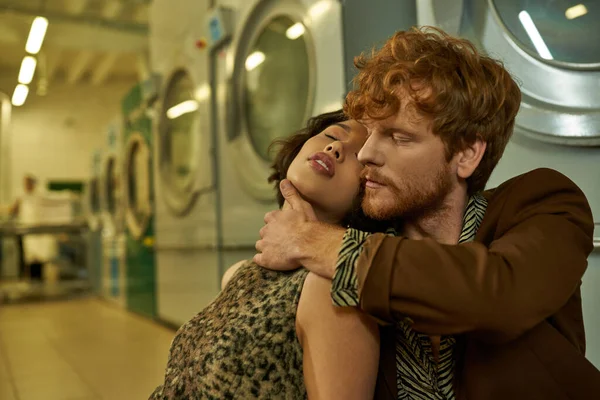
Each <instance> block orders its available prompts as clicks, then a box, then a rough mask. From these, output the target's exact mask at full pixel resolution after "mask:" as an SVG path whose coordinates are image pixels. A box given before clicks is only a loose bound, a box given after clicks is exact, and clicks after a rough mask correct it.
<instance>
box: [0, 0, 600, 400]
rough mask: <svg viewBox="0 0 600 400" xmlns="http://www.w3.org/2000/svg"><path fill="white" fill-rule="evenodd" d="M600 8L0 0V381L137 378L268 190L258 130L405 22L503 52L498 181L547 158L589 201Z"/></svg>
mask: <svg viewBox="0 0 600 400" xmlns="http://www.w3.org/2000/svg"><path fill="white" fill-rule="evenodd" d="M599 16H600V1H599V0H583V1H579V0H502V1H500V0H464V1H461V0H453V1H447V0H369V1H364V0H363V1H361V0H342V1H338V0H153V1H151V0H0V399H2V400H13V399H19V400H30V399H31V400H38V399H43V400H53V399H73V400H87V399H110V400H113V399H115V400H116V399H137V398H140V399H141V398H147V397H148V396H149V395H150V393H151V392H152V390H153V389H154V388H155V387H156V386H157V385H158V384H160V382H161V379H162V377H163V373H164V367H165V364H166V359H167V354H168V348H169V345H170V341H171V339H172V338H173V336H174V333H175V330H176V329H177V328H178V327H179V326H180V325H181V324H182V323H184V322H185V321H187V320H188V319H189V318H191V317H192V316H193V315H194V314H196V313H197V312H199V311H200V310H201V309H202V308H203V307H205V306H206V305H207V304H208V303H209V302H210V301H211V300H212V299H213V298H214V297H215V296H216V294H217V293H218V292H219V289H220V280H221V277H222V275H223V273H224V271H225V270H226V268H227V267H228V266H229V265H231V264H233V263H234V262H236V261H238V260H242V259H247V258H250V257H252V255H253V254H254V243H255V241H256V239H257V235H258V231H259V229H260V227H262V225H263V216H264V214H265V212H267V211H270V210H272V209H274V208H276V203H275V201H274V192H273V188H272V187H271V185H270V184H268V183H267V181H266V178H267V176H268V174H269V161H270V160H271V155H270V154H269V153H268V151H267V148H268V145H269V144H270V143H271V141H272V140H273V139H275V138H278V137H283V136H286V135H289V134H290V133H292V132H294V131H295V130H297V129H299V128H300V127H302V126H303V125H304V123H305V122H306V120H307V118H309V117H310V116H312V115H316V114H320V113H323V112H326V111H333V110H336V109H339V108H341V105H342V104H343V99H344V96H345V94H346V93H347V91H348V90H349V89H350V88H351V87H352V84H351V80H352V78H353V76H354V74H355V69H354V67H353V63H352V60H353V57H354V56H356V55H358V54H360V53H361V52H363V51H368V50H370V49H371V48H372V47H373V46H378V45H380V44H381V43H383V41H385V40H386V39H387V38H388V37H389V36H391V35H392V34H393V33H394V32H396V31H397V30H405V29H409V28H410V27H412V26H415V25H435V26H439V27H442V28H443V29H445V30H446V31H447V32H449V33H451V34H455V35H460V36H463V37H467V38H468V39H470V40H472V41H473V42H474V43H475V44H476V45H477V46H478V47H479V48H480V49H481V50H482V51H484V52H487V53H489V54H491V55H492V56H494V57H497V58H500V59H502V60H503V61H504V62H505V64H506V66H507V68H508V69H509V70H510V71H511V72H512V73H513V75H515V76H516V78H517V79H518V81H519V84H520V85H521V88H522V91H523V94H524V96H523V103H522V106H521V110H520V113H519V116H518V118H517V126H516V128H515V134H514V136H513V139H512V140H511V142H510V143H509V146H508V148H507V150H506V152H505V155H504V157H503V159H502V161H501V162H500V165H499V166H498V168H497V169H496V171H495V172H494V174H493V176H492V178H491V180H490V183H489V186H490V187H494V186H496V185H498V184H499V183H501V182H503V181H505V180H506V179H509V178H511V177H513V176H515V175H518V174H520V173H523V172H526V171H529V170H532V169H534V168H538V167H550V168H554V169H557V170H559V171H560V172H562V173H564V174H565V175H567V176H568V177H570V178H571V179H572V180H573V181H575V183H577V184H578V185H579V186H580V187H581V189H582V190H583V191H584V192H585V194H586V195H587V197H588V200H589V202H590V205H591V207H592V210H593V213H594V216H595V220H596V221H600V25H599V24H597V22H596V21H597V20H596V18H598V17H599ZM599 232H600V231H599ZM599 235H600V233H598V232H597V233H596V236H599ZM599 242H600V240H599V239H596V242H595V244H596V250H595V252H593V253H592V255H591V256H590V258H589V267H588V271H587V272H586V275H585V277H584V282H583V303H584V318H585V323H586V334H587V338H588V347H587V357H588V359H589V360H590V361H591V362H592V363H593V364H595V366H596V367H598V368H600V312H599V311H600V255H599V253H598V250H597V248H598V246H600V243H599Z"/></svg>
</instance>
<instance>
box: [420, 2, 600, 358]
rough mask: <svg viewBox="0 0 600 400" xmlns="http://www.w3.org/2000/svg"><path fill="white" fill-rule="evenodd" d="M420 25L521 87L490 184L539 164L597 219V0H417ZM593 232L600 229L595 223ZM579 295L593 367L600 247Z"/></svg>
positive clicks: (599, 328) (598, 330) (599, 319)
mask: <svg viewBox="0 0 600 400" xmlns="http://www.w3.org/2000/svg"><path fill="white" fill-rule="evenodd" d="M417 6H418V16H419V21H420V24H421V25H437V26H440V27H442V28H443V29H445V30H446V31H448V32H449V33H453V34H458V35H460V36H464V37H466V38H468V39H470V40H472V41H473V42H474V43H475V44H476V45H477V46H478V47H479V48H480V49H482V50H484V51H486V52H487V53H489V54H491V55H492V56H493V57H496V58H500V59H502V60H503V61H504V63H505V65H506V67H507V69H508V70H509V71H511V73H512V74H513V75H514V76H515V77H516V78H517V80H518V82H519V84H520V86H521V90H522V93H523V101H522V104H521V109H520V111H519V114H518V115H517V118H516V126H515V133H514V135H513V138H512V139H511V141H510V143H509V144H508V146H507V148H506V151H505V153H504V156H503V157H502V159H501V161H500V163H499V165H498V167H497V168H496V170H495V171H494V173H493V174H492V177H491V178H490V182H489V186H490V187H494V186H497V185H498V184H500V183H501V182H503V181H505V180H507V179H509V178H511V177H513V176H515V175H519V174H521V173H524V172H527V171H530V170H532V169H535V168H539V167H549V168H553V169H556V170H558V171H560V172H562V173H563V174H565V175H566V176H568V177H569V178H571V179H572V180H573V181H574V182H575V183H576V184H577V185H578V186H579V187H580V188H581V189H582V190H583V192H584V193H585V194H586V196H587V198H588V201H589V203H590V206H591V208H592V212H593V214H594V218H595V220H596V221H600V148H599V146H600V42H598V41H597V40H591V38H597V37H600V25H598V24H597V22H596V21H597V20H596V18H598V17H599V16H600V4H598V2H583V3H579V2H574V1H568V0H486V1H481V0H480V1H476V0H464V1H452V2H449V1H444V0H418V1H417ZM595 235H596V236H599V235H600V228H598V225H597V228H596V232H595ZM588 262H589V263H588V269H587V272H586V274H585V276H584V278H583V286H582V300H583V311H584V320H585V328H586V337H587V351H586V355H587V357H588V359H589V360H590V361H591V362H592V363H594V364H595V366H596V367H598V368H600V316H599V314H598V312H597V308H598V304H600V291H598V287H600V253H599V249H598V248H596V250H595V251H594V252H593V253H592V254H591V255H590V257H589V260H588Z"/></svg>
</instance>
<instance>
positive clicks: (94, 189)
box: [86, 176, 101, 230]
mask: <svg viewBox="0 0 600 400" xmlns="http://www.w3.org/2000/svg"><path fill="white" fill-rule="evenodd" d="M86 201H87V214H88V215H87V221H88V225H89V227H90V229H91V230H96V229H98V225H99V224H98V222H99V219H98V217H99V215H100V212H101V200H100V181H99V179H98V177H97V176H93V177H92V178H91V179H90V180H89V181H88V184H87V190H86Z"/></svg>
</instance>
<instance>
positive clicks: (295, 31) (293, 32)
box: [285, 22, 306, 40]
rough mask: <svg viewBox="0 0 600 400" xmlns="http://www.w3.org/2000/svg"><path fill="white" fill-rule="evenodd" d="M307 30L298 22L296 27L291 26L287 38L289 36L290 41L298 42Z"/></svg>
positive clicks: (286, 32) (286, 34)
mask: <svg viewBox="0 0 600 400" xmlns="http://www.w3.org/2000/svg"><path fill="white" fill-rule="evenodd" d="M305 31H306V29H305V28H304V25H302V23H301V22H296V23H295V24H294V25H292V26H290V27H289V28H288V29H287V31H285V36H287V38H288V39H290V40H296V39H298V38H299V37H300V36H302V35H304V32H305Z"/></svg>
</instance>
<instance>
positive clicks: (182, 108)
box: [167, 100, 198, 119]
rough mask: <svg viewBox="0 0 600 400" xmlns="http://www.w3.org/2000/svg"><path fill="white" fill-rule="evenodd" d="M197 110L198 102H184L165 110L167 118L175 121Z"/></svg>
mask: <svg viewBox="0 0 600 400" xmlns="http://www.w3.org/2000/svg"><path fill="white" fill-rule="evenodd" d="M197 109H198V102H197V101H196V100H186V101H183V102H181V103H179V104H176V105H174V106H173V107H171V108H169V109H168V110H167V118H169V119H175V118H179V117H181V116H182V115H184V114H188V113H191V112H194V111H196V110H197Z"/></svg>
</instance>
